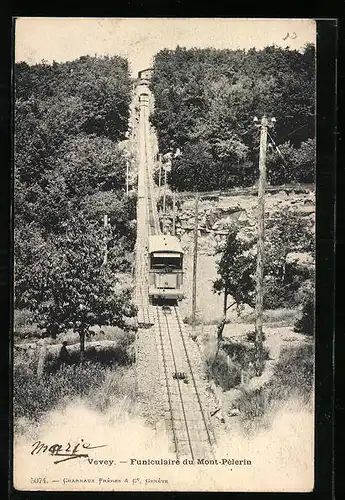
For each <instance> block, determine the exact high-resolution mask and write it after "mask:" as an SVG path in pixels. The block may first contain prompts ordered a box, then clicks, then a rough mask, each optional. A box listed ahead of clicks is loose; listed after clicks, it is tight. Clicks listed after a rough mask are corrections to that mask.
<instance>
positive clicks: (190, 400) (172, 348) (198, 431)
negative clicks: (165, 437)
mask: <svg viewBox="0 0 345 500" xmlns="http://www.w3.org/2000/svg"><path fill="white" fill-rule="evenodd" d="M156 318H157V321H156V322H155V328H156V329H157V333H158V337H159V339H160V343H159V350H160V355H161V362H162V367H161V371H162V372H163V375H164V379H165V393H166V394H165V397H166V403H167V406H168V412H167V413H168V418H167V420H168V422H167V423H168V427H169V428H170V431H171V435H172V442H173V445H174V451H175V453H176V455H177V457H178V458H180V457H189V458H191V459H193V460H195V459H197V458H212V457H213V446H214V445H215V438H214V435H213V433H212V431H211V429H210V424H209V422H208V418H207V414H206V412H205V411H204V409H203V404H202V398H201V396H200V393H199V389H198V384H197V380H196V378H195V376H194V373H193V366H192V363H191V360H190V357H189V354H188V348H187V345H186V340H185V338H184V337H185V332H184V328H183V324H182V322H181V320H180V317H179V312H178V308H177V307H176V306H173V307H164V306H156Z"/></svg>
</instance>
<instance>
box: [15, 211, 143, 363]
mask: <svg viewBox="0 0 345 500" xmlns="http://www.w3.org/2000/svg"><path fill="white" fill-rule="evenodd" d="M103 256H104V242H103V234H102V231H101V230H100V229H99V228H97V227H95V226H94V227H90V226H89V225H87V226H85V225H83V222H82V221H80V220H75V223H74V225H73V227H71V228H70V229H69V231H68V235H67V238H66V237H58V238H55V239H54V241H52V240H49V241H47V242H46V243H44V244H43V245H42V246H41V247H40V249H39V255H35V256H34V258H33V259H32V266H31V268H30V269H29V271H28V272H27V283H26V289H25V292H24V293H23V294H22V296H21V301H22V304H23V305H24V306H25V307H27V308H28V309H30V310H32V311H33V313H34V318H35V319H36V321H38V323H39V326H40V327H41V328H44V329H45V330H46V332H47V334H48V335H53V336H56V334H58V333H60V332H64V331H67V330H68V329H70V328H71V329H73V331H75V332H78V334H79V337H80V351H81V359H83V352H84V345H85V335H86V333H87V332H88V330H89V328H90V327H92V326H94V325H100V326H101V325H116V326H119V327H120V328H124V329H128V328H130V327H129V325H128V322H127V321H126V318H130V317H132V316H134V314H135V307H134V306H133V304H132V303H131V301H130V290H129V289H124V288H123V287H122V286H121V285H120V283H119V282H118V280H117V279H116V278H114V276H113V274H112V273H111V272H110V271H109V269H107V267H106V266H103ZM20 271H21V269H20V267H19V269H17V270H16V273H18V272H20ZM18 285H19V286H20V281H19V283H18ZM16 292H17V293H16V295H18V289H17V290H16Z"/></svg>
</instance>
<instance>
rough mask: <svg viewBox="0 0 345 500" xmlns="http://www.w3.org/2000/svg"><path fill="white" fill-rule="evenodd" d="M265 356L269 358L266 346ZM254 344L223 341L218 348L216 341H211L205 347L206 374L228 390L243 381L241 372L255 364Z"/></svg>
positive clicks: (264, 349)
mask: <svg viewBox="0 0 345 500" xmlns="http://www.w3.org/2000/svg"><path fill="white" fill-rule="evenodd" d="M263 358H264V360H266V359H267V358H268V349H267V347H265V346H264V348H263ZM254 361H255V350H254V347H253V345H248V344H245V343H241V342H229V341H226V342H222V345H221V347H220V348H219V349H218V348H217V344H216V342H214V341H212V342H209V343H208V345H207V346H206V349H205V365H206V375H207V377H208V379H213V380H214V381H215V383H216V384H218V385H219V386H220V387H221V388H222V389H223V390H225V391H227V390H229V389H231V388H233V387H236V386H237V385H239V384H240V383H241V372H242V370H243V369H244V370H246V369H247V368H248V366H249V365H250V363H251V364H254Z"/></svg>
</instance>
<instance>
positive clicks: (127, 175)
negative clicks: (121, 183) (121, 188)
mask: <svg viewBox="0 0 345 500" xmlns="http://www.w3.org/2000/svg"><path fill="white" fill-rule="evenodd" d="M128 177H129V161H128V160H126V195H127V196H128V182H129V180H128Z"/></svg>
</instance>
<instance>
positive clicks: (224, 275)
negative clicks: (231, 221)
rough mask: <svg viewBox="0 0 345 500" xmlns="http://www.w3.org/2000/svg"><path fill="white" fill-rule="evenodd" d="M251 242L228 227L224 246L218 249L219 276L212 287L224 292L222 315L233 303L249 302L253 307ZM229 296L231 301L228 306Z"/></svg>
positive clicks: (253, 269) (253, 284) (253, 265)
mask: <svg viewBox="0 0 345 500" xmlns="http://www.w3.org/2000/svg"><path fill="white" fill-rule="evenodd" d="M251 248H252V242H245V241H243V240H241V239H240V238H239V235H238V229H237V228H234V227H233V228H230V229H229V233H228V235H227V237H226V241H225V244H224V247H223V248H221V249H220V250H219V253H221V258H220V261H219V263H218V274H219V275H220V277H219V278H218V279H216V280H215V281H214V284H213V289H214V291H215V292H217V293H223V294H224V307H223V316H224V318H226V313H227V310H228V309H229V308H230V307H232V306H234V305H238V306H239V305H241V304H249V305H250V306H251V307H254V304H255V297H254V289H255V281H254V280H255V277H254V275H255V255H253V253H251V252H250V249H251ZM229 295H230V296H231V297H232V299H233V303H232V304H231V305H230V306H228V305H227V299H228V296H229Z"/></svg>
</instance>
